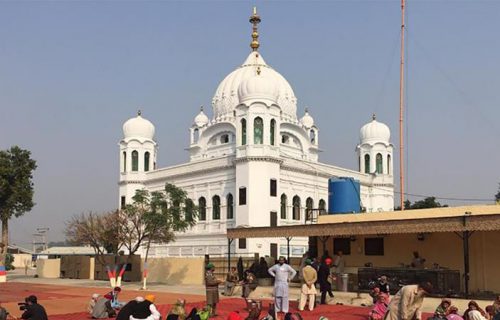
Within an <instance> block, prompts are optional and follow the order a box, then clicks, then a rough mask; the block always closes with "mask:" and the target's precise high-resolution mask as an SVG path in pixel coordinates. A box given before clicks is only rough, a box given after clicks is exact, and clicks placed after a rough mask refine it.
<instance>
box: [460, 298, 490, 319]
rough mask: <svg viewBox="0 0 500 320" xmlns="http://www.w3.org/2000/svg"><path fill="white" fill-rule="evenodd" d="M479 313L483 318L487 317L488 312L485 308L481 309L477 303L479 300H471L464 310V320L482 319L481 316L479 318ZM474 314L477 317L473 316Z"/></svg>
mask: <svg viewBox="0 0 500 320" xmlns="http://www.w3.org/2000/svg"><path fill="white" fill-rule="evenodd" d="M472 311H477V312H472ZM478 314H479V315H480V316H482V317H483V318H486V312H484V310H483V309H481V307H479V305H478V304H477V302H476V301H474V300H471V301H469V304H468V308H467V310H465V312H464V316H463V318H464V320H478V319H481V318H477V317H478V316H477V315H478ZM472 316H474V317H476V318H477V319H475V318H473V317H472Z"/></svg>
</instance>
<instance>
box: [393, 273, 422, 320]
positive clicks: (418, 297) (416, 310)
mask: <svg viewBox="0 0 500 320" xmlns="http://www.w3.org/2000/svg"><path fill="white" fill-rule="evenodd" d="M429 293H432V285H431V284H430V283H429V282H424V283H421V284H419V285H416V284H414V285H408V286H404V287H402V288H401V289H400V290H399V291H398V293H396V295H395V296H394V297H393V298H392V299H391V303H390V304H389V307H388V309H387V313H386V314H385V317H384V320H422V304H423V303H424V297H425V296H426V295H427V294H429Z"/></svg>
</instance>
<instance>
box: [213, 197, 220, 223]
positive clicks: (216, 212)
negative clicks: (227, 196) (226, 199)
mask: <svg viewBox="0 0 500 320" xmlns="http://www.w3.org/2000/svg"><path fill="white" fill-rule="evenodd" d="M212 219H213V220H220V197H219V196H213V197H212Z"/></svg>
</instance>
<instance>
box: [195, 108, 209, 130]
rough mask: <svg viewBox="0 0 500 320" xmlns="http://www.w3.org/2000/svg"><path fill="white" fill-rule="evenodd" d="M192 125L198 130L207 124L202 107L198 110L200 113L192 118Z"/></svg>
mask: <svg viewBox="0 0 500 320" xmlns="http://www.w3.org/2000/svg"><path fill="white" fill-rule="evenodd" d="M194 124H196V126H197V127H200V128H201V127H204V126H206V125H207V124H208V117H207V115H206V114H205V112H203V107H201V108H200V113H198V115H197V116H196V117H195V118H194Z"/></svg>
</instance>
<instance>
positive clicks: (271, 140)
mask: <svg viewBox="0 0 500 320" xmlns="http://www.w3.org/2000/svg"><path fill="white" fill-rule="evenodd" d="M275 127H276V120H274V119H272V120H271V126H270V127H269V134H270V135H271V136H270V142H271V145H272V146H274V136H275V131H276V128H275Z"/></svg>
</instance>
